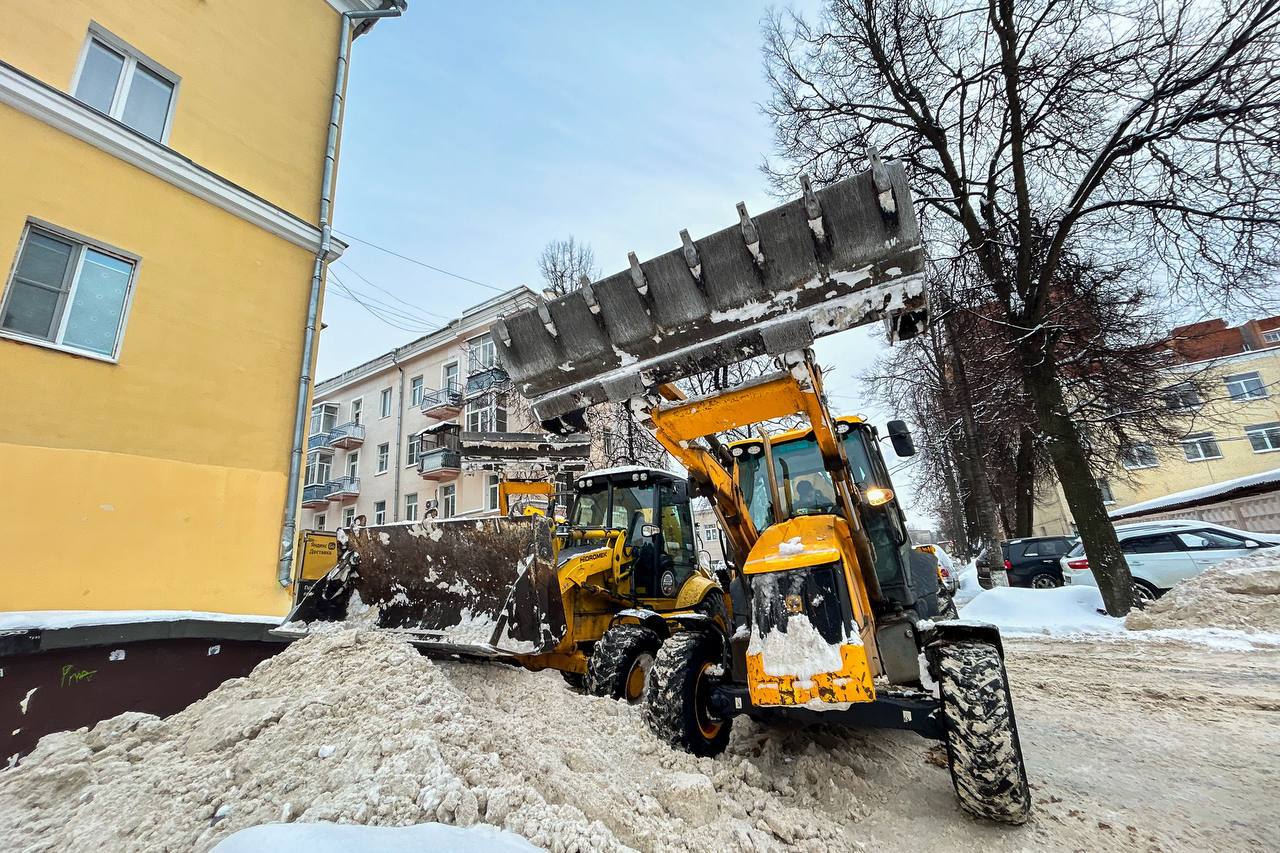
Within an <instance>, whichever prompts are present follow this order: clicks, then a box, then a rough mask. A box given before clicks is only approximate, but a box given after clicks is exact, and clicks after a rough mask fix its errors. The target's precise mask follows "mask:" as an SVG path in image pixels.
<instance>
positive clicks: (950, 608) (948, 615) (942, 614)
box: [938, 594, 960, 619]
mask: <svg viewBox="0 0 1280 853" xmlns="http://www.w3.org/2000/svg"><path fill="white" fill-rule="evenodd" d="M938 600H939V601H941V602H942V607H941V608H940V609H939V612H938V618H939V619H959V618H960V611H959V610H957V609H956V600H955V599H954V598H952V597H951V596H949V595H945V596H944V595H942V594H939V595H938Z"/></svg>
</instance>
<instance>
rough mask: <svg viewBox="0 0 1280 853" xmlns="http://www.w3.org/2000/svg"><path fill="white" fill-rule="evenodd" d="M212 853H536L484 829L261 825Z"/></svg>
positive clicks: (515, 840) (514, 837)
mask: <svg viewBox="0 0 1280 853" xmlns="http://www.w3.org/2000/svg"><path fill="white" fill-rule="evenodd" d="M213 849H214V851H215V853H351V851H355V850H361V851H366V853H423V851H430V853H537V851H538V850H539V849H541V848H538V847H534V846H533V845H532V844H530V843H529V842H528V841H526V840H524V839H523V838H521V837H520V836H519V835H514V834H512V833H510V832H504V831H502V830H500V829H495V828H493V827H491V826H485V825H484V824H477V825H475V826H467V827H460V826H449V825H447V824H443V823H434V822H433V823H419V824H415V825H413V826H404V827H391V826H362V825H360V824H343V823H266V824H261V825H259V826H251V827H249V828H248V829H242V830H240V831H239V832H237V833H235V834H234V835H231V836H228V837H227V838H224V839H223V840H222V841H221V842H219V843H218V845H217V846H216V847H214V848H213Z"/></svg>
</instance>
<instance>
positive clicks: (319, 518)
mask: <svg viewBox="0 0 1280 853" xmlns="http://www.w3.org/2000/svg"><path fill="white" fill-rule="evenodd" d="M328 522H329V516H328V514H327V513H323V512H318V513H316V517H315V519H314V520H313V521H312V525H313V526H314V527H315V529H316V530H324V527H325V525H326V524H328Z"/></svg>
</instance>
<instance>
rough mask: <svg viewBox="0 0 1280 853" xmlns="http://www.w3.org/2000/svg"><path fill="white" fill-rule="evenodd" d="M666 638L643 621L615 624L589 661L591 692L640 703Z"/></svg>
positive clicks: (597, 644) (599, 643) (588, 678)
mask: <svg viewBox="0 0 1280 853" xmlns="http://www.w3.org/2000/svg"><path fill="white" fill-rule="evenodd" d="M661 645H662V640H660V639H659V638H658V635H657V634H655V633H654V632H653V631H651V630H649V629H648V628H645V627H643V626H641V625H614V626H613V627H612V628H610V629H609V630H608V631H605V632H604V636H603V637H601V638H600V642H598V643H596V645H595V648H593V649H592V650H591V657H590V659H588V661H587V692H588V693H590V694H591V695H592V696H609V697H611V698H613V699H626V700H627V701H628V702H631V703H636V702H639V701H640V700H641V699H643V698H644V685H645V681H646V680H647V679H648V677H649V670H650V669H652V668H653V659H654V658H655V657H656V656H657V654H658V647H659V646H661Z"/></svg>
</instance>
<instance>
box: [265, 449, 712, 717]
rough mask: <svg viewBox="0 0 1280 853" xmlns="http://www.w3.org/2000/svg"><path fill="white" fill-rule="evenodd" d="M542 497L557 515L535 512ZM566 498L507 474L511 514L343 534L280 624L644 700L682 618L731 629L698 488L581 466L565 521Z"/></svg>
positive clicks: (646, 473) (662, 477)
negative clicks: (548, 673) (707, 561)
mask: <svg viewBox="0 0 1280 853" xmlns="http://www.w3.org/2000/svg"><path fill="white" fill-rule="evenodd" d="M530 497H532V498H541V499H542V501H544V502H543V503H542V504H541V506H546V507H549V508H551V511H552V515H550V516H549V515H547V514H546V512H545V511H534V512H529V513H528V514H525V512H526V510H529V509H531V508H532V507H534V506H538V504H531V503H527V502H524V501H522V500H520V499H527V498H530ZM513 498H515V499H516V500H513ZM555 498H556V496H555V494H554V485H553V484H551V483H547V482H542V483H531V482H510V483H508V482H504V483H501V484H500V486H499V502H500V509H501V510H502V513H503V514H502V515H500V516H497V517H490V518H478V519H475V518H473V519H445V520H435V519H428V520H424V521H421V522H412V523H403V524H389V525H379V526H376V527H362V526H356V527H354V528H352V529H345V530H342V531H340V532H339V533H338V549H339V557H338V561H337V564H336V566H335V567H334V568H333V569H332V570H331V571H329V572H328V573H327V574H326V575H325V576H324V578H322V579H321V580H319V581H316V582H315V583H314V584H313V585H312V586H311V587H310V589H309V590H308V591H307V592H306V594H305V595H303V596H302V597H301V598H300V600H299V601H298V603H297V604H296V606H295V607H294V608H293V611H292V612H291V613H290V615H289V617H288V620H287V622H286V624H285V625H284V626H283V627H282V628H281V629H278V630H277V632H276V633H278V634H281V635H283V636H290V637H300V636H303V635H305V634H306V633H308V632H310V631H312V630H314V629H315V628H316V626H317V625H321V624H323V623H331V622H341V621H351V622H354V623H356V624H362V625H367V626H368V627H377V628H381V629H386V630H392V631H397V632H399V633H401V634H402V635H403V636H405V637H406V639H408V640H410V641H411V642H413V643H414V644H416V645H418V646H419V647H421V648H423V649H424V650H425V651H429V652H435V653H444V654H450V655H459V656H470V657H482V658H490V659H501V660H506V661H509V662H511V663H513V664H518V665H520V666H524V667H527V668H529V669H533V670H539V669H544V668H554V669H558V670H560V671H561V672H562V673H563V674H564V675H565V679H566V680H567V681H568V682H569V683H570V684H573V685H574V686H579V687H585V688H586V689H587V690H588V692H590V693H592V694H594V695H598V696H612V697H614V698H619V699H626V700H628V701H631V702H638V701H640V700H641V699H642V698H643V695H644V687H645V681H646V678H647V675H648V672H649V669H650V667H651V666H652V663H653V660H654V658H655V657H656V655H657V654H658V649H659V647H660V646H661V644H662V641H663V640H664V639H665V638H666V637H667V636H669V635H670V634H671V633H672V629H671V628H670V627H668V626H667V624H666V623H667V620H668V619H672V618H679V617H681V616H697V617H699V618H703V619H707V620H709V621H711V622H712V623H714V624H718V625H721V626H727V624H728V609H727V605H726V601H725V593H724V590H723V588H722V586H721V585H720V584H719V583H718V582H717V581H716V579H715V578H714V577H713V576H712V575H711V574H710V573H709V572H708V571H706V570H705V569H703V568H701V567H699V565H698V562H697V550H696V542H695V540H694V533H693V521H692V515H691V513H690V510H689V495H688V486H687V483H686V481H685V480H684V479H683V478H680V477H676V476H674V475H672V474H670V473H668V472H666V471H659V470H654V469H649V468H615V469H610V470H602V471H592V472H587V473H584V474H580V475H578V478H577V481H576V489H575V494H574V495H573V499H572V502H571V506H570V508H569V514H568V516H567V518H565V519H564V522H563V523H557V522H556V520H555V518H554V506H555ZM510 512H519V513H520V514H519V515H517V516H511V515H509V513H510Z"/></svg>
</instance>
